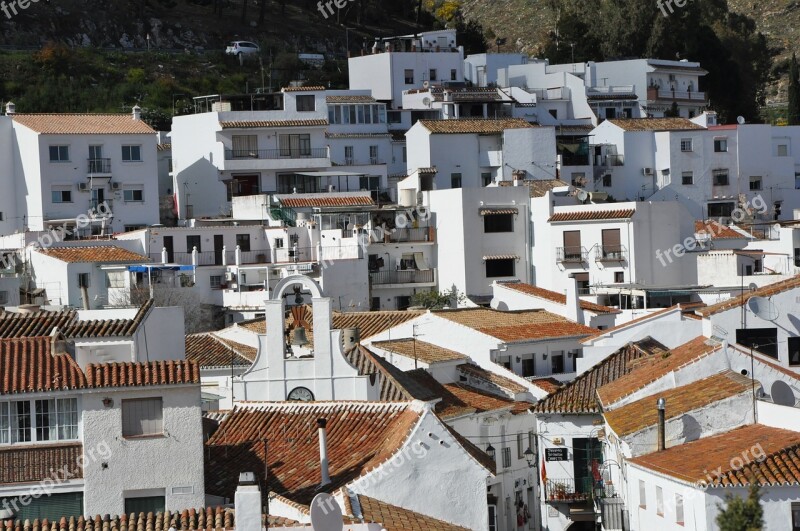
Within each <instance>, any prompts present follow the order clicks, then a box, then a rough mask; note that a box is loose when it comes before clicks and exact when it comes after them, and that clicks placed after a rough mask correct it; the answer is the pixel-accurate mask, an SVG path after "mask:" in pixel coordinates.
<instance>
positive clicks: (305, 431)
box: [205, 402, 420, 505]
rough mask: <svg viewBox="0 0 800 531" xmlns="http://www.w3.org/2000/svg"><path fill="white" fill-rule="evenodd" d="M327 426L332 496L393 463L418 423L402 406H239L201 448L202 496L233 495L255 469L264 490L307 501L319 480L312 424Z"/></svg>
mask: <svg viewBox="0 0 800 531" xmlns="http://www.w3.org/2000/svg"><path fill="white" fill-rule="evenodd" d="M320 418H325V419H327V421H328V427H327V432H328V433H327V435H328V456H329V460H330V465H329V472H330V477H331V484H330V485H329V489H330V491H334V490H336V489H337V488H340V487H343V486H345V485H346V484H348V483H350V482H352V481H353V480H355V479H357V478H358V477H360V476H361V475H362V474H364V473H365V472H367V471H368V470H371V469H372V468H374V467H376V466H378V465H380V464H381V463H383V462H385V461H386V460H388V459H389V458H391V457H392V456H393V455H394V454H395V453H396V452H397V451H398V450H399V449H400V448H401V447H402V445H403V444H404V443H405V442H406V440H407V438H408V437H409V435H410V433H411V431H412V429H413V428H414V427H415V426H416V424H417V422H418V421H419V419H420V413H419V412H417V411H414V410H413V409H411V408H410V407H409V404H407V403H369V402H360V403H359V402H312V403H263V404H261V403H251V404H247V405H246V406H244V407H242V406H239V407H237V408H236V409H235V410H234V411H233V412H231V413H230V414H229V415H228V416H227V417H226V419H225V420H224V421H223V422H222V423H221V424H220V427H219V429H218V430H217V432H216V433H215V434H214V435H213V436H212V437H211V439H210V440H209V441H208V442H207V443H206V452H205V456H206V459H207V461H206V470H207V471H208V472H207V473H206V493H208V494H213V495H218V496H225V497H228V498H231V499H232V498H233V495H234V491H235V489H236V485H237V484H238V481H239V473H240V472H250V471H255V472H256V475H257V476H258V480H259V481H260V482H261V484H262V485H263V484H264V477H263V470H264V468H265V462H264V459H265V457H264V452H263V443H262V442H261V441H262V439H263V438H265V437H269V451H268V452H267V454H266V459H267V464H268V468H269V477H268V478H267V488H266V489H264V490H263V491H262V492H264V493H265V494H266V492H268V491H270V490H274V491H277V492H281V493H283V495H284V496H285V497H286V498H288V499H290V500H292V501H294V502H297V503H301V504H305V505H307V504H308V503H310V502H311V500H312V498H313V497H314V495H315V494H316V492H317V487H318V486H319V483H320V477H321V474H320V464H319V442H318V437H317V419H320Z"/></svg>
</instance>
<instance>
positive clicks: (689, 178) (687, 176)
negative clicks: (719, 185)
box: [681, 171, 694, 186]
mask: <svg viewBox="0 0 800 531" xmlns="http://www.w3.org/2000/svg"><path fill="white" fill-rule="evenodd" d="M681 184H682V185H684V186H688V185H690V184H694V173H692V172H690V171H685V172H683V173H681Z"/></svg>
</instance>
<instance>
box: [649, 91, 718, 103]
mask: <svg viewBox="0 0 800 531" xmlns="http://www.w3.org/2000/svg"><path fill="white" fill-rule="evenodd" d="M658 99H660V100H670V99H675V100H689V101H706V93H705V92H696V91H693V90H692V91H689V90H669V89H668V90H663V89H660V90H659V91H658Z"/></svg>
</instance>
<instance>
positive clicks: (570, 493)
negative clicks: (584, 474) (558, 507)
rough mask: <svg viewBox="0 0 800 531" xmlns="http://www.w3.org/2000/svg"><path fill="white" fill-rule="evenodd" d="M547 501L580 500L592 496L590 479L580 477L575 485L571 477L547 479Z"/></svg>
mask: <svg viewBox="0 0 800 531" xmlns="http://www.w3.org/2000/svg"><path fill="white" fill-rule="evenodd" d="M546 488H547V494H546V499H547V501H548V502H565V503H569V502H582V501H586V500H589V499H591V498H592V479H591V478H582V479H580V480H579V481H578V483H577V487H576V483H575V480H574V479H572V478H565V479H548V480H547V485H546Z"/></svg>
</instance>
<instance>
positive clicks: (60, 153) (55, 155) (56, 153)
mask: <svg viewBox="0 0 800 531" xmlns="http://www.w3.org/2000/svg"><path fill="white" fill-rule="evenodd" d="M50 162H69V146H50Z"/></svg>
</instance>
